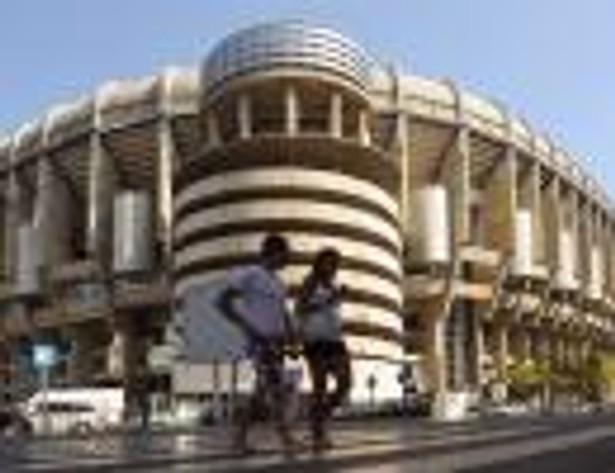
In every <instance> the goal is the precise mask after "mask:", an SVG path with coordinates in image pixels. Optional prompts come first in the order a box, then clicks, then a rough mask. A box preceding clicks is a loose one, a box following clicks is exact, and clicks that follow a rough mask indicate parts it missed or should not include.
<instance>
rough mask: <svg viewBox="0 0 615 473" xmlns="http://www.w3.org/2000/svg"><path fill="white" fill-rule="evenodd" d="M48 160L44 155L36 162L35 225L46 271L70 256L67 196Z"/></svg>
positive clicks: (42, 263)
mask: <svg viewBox="0 0 615 473" xmlns="http://www.w3.org/2000/svg"><path fill="white" fill-rule="evenodd" d="M49 159H50V158H49V157H48V156H42V157H41V158H40V159H39V161H38V163H37V184H36V186H37V192H36V202H35V203H34V222H33V224H34V227H35V229H36V232H37V235H38V236H39V251H40V257H41V258H40V263H41V265H43V266H44V267H47V268H49V267H51V266H53V265H55V264H58V263H59V262H61V261H62V260H64V259H65V258H66V257H67V255H68V247H67V246H68V241H67V240H68V228H69V225H68V221H67V215H66V214H67V210H66V195H65V192H63V188H62V185H61V183H60V182H59V180H58V178H57V177H56V176H55V174H54V171H53V168H52V164H51V162H50V161H49Z"/></svg>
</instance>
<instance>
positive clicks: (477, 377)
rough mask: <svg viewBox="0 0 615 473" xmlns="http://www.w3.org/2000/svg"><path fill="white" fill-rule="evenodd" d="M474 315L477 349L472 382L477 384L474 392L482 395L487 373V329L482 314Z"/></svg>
mask: <svg viewBox="0 0 615 473" xmlns="http://www.w3.org/2000/svg"><path fill="white" fill-rule="evenodd" d="M472 315H473V318H472V320H473V323H472V330H473V331H474V337H473V338H474V340H475V347H474V353H473V357H474V360H473V364H474V367H473V369H474V373H473V375H472V378H473V380H472V381H473V382H474V383H475V386H473V388H474V390H475V391H477V392H478V393H482V388H483V386H484V384H485V373H484V364H483V360H484V358H485V351H486V346H485V343H486V341H485V329H484V325H483V323H482V321H481V316H482V314H481V313H480V312H474V313H473V314H472Z"/></svg>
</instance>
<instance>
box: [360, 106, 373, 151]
mask: <svg viewBox="0 0 615 473" xmlns="http://www.w3.org/2000/svg"><path fill="white" fill-rule="evenodd" d="M358 135H359V144H360V145H361V146H371V145H372V135H371V131H370V129H369V111H368V110H366V109H362V110H361V111H360V112H359V131H358Z"/></svg>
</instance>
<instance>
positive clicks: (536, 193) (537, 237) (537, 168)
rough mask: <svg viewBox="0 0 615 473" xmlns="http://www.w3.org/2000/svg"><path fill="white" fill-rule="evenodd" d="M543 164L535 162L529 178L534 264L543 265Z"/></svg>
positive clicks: (544, 260)
mask: <svg viewBox="0 0 615 473" xmlns="http://www.w3.org/2000/svg"><path fill="white" fill-rule="evenodd" d="M541 173H542V170H541V164H540V163H539V162H538V161H534V162H532V164H531V168H530V175H529V176H528V178H529V182H528V184H529V192H530V196H529V199H530V209H531V212H532V231H533V233H534V235H533V236H534V238H533V239H532V241H533V248H532V253H533V255H534V263H535V264H539V265H543V264H545V262H546V259H545V244H544V243H545V239H544V236H545V234H544V227H543V225H544V224H543V221H542V192H541Z"/></svg>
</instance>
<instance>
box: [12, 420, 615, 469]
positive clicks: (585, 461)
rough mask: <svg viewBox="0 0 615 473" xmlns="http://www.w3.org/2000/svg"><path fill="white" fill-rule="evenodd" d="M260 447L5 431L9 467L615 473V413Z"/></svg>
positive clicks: (265, 436) (400, 426) (356, 428)
mask: <svg viewBox="0 0 615 473" xmlns="http://www.w3.org/2000/svg"><path fill="white" fill-rule="evenodd" d="M254 434H255V435H254V436H253V437H254V440H255V441H258V442H255V445H256V446H258V452H257V454H255V455H252V456H250V457H247V458H243V459H239V458H236V457H235V456H234V455H232V454H231V452H230V450H229V448H228V444H229V442H228V432H227V431H225V429H223V428H215V429H214V428H210V429H207V430H204V431H202V432H198V433H183V434H177V433H175V434H156V435H146V436H144V435H106V436H97V437H93V438H90V439H55V440H52V439H47V440H38V441H33V442H27V443H21V442H17V441H6V440H5V441H1V440H0V442H2V443H1V444H0V447H1V448H0V471H2V472H3V473H4V472H7V473H8V472H47V473H51V472H54V473H55V472H60V471H63V472H65V471H75V472H78V471H84V472H86V471H89V472H94V471H144V472H152V473H158V472H163V471H164V472H166V473H171V472H185V473H196V472H210V471H211V472H217V471H255V472H261V471H262V472H265V471H266V472H277V471H279V472H286V471H288V472H303V471H305V472H312V471H316V472H318V473H326V472H329V471H349V472H374V471H377V472H378V473H388V472H407V471H411V472H434V473H436V472H464V473H493V472H505V473H506V472H513V471H514V472H516V473H519V472H541V473H542V472H550V471H553V472H556V471H557V472H558V473H566V472H571V473H573V472H574V473H602V472H613V473H615V415H613V414H601V415H587V414H584V415H580V414H576V415H569V416H557V417H532V418H514V419H513V418H498V419H482V420H472V421H467V422H464V423H459V424H435V423H429V422H427V423H425V422H420V423H417V422H416V421H412V420H378V421H366V422H352V423H345V424H340V425H337V426H336V427H335V431H334V435H335V443H336V445H335V448H334V449H333V450H331V451H329V452H327V453H326V454H321V455H315V454H313V453H311V452H310V450H309V448H307V446H306V448H304V449H302V450H301V451H300V452H299V453H298V454H297V455H296V456H294V457H293V458H288V457H286V456H284V455H283V454H282V453H281V452H280V450H279V448H278V447H277V442H276V441H275V437H274V436H273V435H272V433H271V432H269V431H268V430H263V429H261V430H260V431H258V432H255V433H254Z"/></svg>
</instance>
